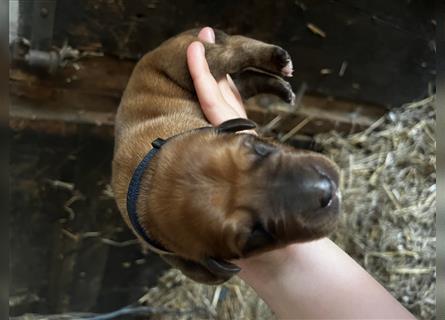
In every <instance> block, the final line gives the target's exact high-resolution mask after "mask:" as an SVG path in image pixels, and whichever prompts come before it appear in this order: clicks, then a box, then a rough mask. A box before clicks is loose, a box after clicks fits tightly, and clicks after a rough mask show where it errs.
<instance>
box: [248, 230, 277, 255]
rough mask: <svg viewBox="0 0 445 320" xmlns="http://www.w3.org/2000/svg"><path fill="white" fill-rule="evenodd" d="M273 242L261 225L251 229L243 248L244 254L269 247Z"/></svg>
mask: <svg viewBox="0 0 445 320" xmlns="http://www.w3.org/2000/svg"><path fill="white" fill-rule="evenodd" d="M274 242H275V240H274V238H273V237H272V235H271V234H270V233H268V232H267V231H266V230H264V228H263V227H262V226H261V225H256V226H254V227H253V228H252V232H251V233H250V235H249V238H248V239H247V241H246V244H245V245H244V248H243V253H244V254H249V253H251V252H253V251H255V250H258V249H262V248H264V247H266V246H270V245H272V244H273V243H274Z"/></svg>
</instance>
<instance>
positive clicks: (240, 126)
mask: <svg viewBox="0 0 445 320" xmlns="http://www.w3.org/2000/svg"><path fill="white" fill-rule="evenodd" d="M255 126H256V125H255V123H254V122H253V121H250V120H247V119H241V118H238V119H232V120H228V121H225V122H223V123H222V124H221V125H219V126H218V127H216V128H214V127H201V128H197V129H193V130H191V131H187V132H184V133H190V132H194V131H201V130H208V129H214V130H216V132H217V133H234V132H237V131H241V130H251V129H254V128H255ZM184 133H181V134H178V135H174V136H172V137H170V138H168V139H167V140H164V139H161V138H157V139H156V140H154V141H153V142H152V143H151V145H152V146H153V148H152V149H151V150H150V151H149V152H148V153H147V154H146V155H145V157H144V158H143V159H142V161H141V162H140V163H139V165H138V166H137V167H136V169H135V170H134V173H133V176H132V177H131V180H130V184H129V186H128V192H127V213H128V217H129V219H130V222H131V225H132V226H133V228H134V230H135V231H136V233H137V234H138V235H139V236H140V237H141V238H142V239H144V241H145V242H146V243H147V244H148V246H149V247H150V249H152V250H153V251H155V252H157V253H159V254H174V253H173V252H171V251H169V250H167V249H166V248H164V246H163V245H162V244H160V243H159V242H158V241H156V240H154V239H152V238H151V237H150V235H149V234H148V232H147V230H145V229H144V228H143V227H142V225H141V223H140V222H139V217H138V214H137V210H136V206H137V202H138V197H139V188H140V186H141V181H142V177H143V175H144V172H145V170H146V169H147V168H148V166H149V165H150V161H151V160H152V159H153V157H154V156H155V155H156V154H157V153H158V152H159V150H160V149H161V147H162V146H163V145H164V144H165V143H166V142H168V141H170V140H171V139H173V138H175V137H177V136H179V135H182V134H184Z"/></svg>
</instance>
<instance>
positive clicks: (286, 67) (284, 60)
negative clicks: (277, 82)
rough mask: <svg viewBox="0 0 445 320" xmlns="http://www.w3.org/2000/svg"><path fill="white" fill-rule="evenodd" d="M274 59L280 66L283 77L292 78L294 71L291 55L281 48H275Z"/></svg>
mask: <svg viewBox="0 0 445 320" xmlns="http://www.w3.org/2000/svg"><path fill="white" fill-rule="evenodd" d="M272 58H273V60H274V61H275V63H277V65H278V66H279V69H280V71H281V74H282V75H283V76H285V77H292V73H293V71H294V69H293V65H292V60H291V58H290V55H289V53H287V51H286V50H284V49H282V48H280V47H275V50H274V52H273V56H272Z"/></svg>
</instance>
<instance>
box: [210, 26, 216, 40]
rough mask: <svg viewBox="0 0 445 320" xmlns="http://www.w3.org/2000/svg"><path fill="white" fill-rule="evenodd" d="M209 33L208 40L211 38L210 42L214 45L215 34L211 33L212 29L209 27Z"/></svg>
mask: <svg viewBox="0 0 445 320" xmlns="http://www.w3.org/2000/svg"><path fill="white" fill-rule="evenodd" d="M209 29H210V30H209V32H210V38H212V42H213V43H215V32H214V31H213V29H212V28H210V27H209Z"/></svg>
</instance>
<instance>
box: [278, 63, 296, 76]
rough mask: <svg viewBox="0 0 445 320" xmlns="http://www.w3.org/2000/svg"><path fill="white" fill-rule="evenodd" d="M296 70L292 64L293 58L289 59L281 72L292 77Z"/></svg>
mask: <svg viewBox="0 0 445 320" xmlns="http://www.w3.org/2000/svg"><path fill="white" fill-rule="evenodd" d="M293 72H294V67H293V66H292V60H289V61H288V62H287V64H286V65H285V66H284V67H283V69H281V73H282V74H283V76H285V77H292V73H293Z"/></svg>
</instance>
